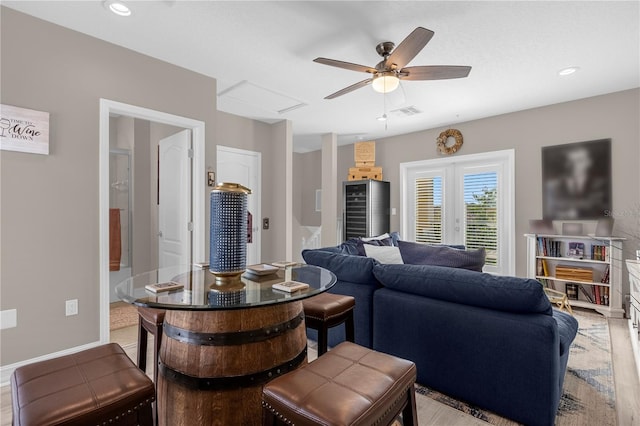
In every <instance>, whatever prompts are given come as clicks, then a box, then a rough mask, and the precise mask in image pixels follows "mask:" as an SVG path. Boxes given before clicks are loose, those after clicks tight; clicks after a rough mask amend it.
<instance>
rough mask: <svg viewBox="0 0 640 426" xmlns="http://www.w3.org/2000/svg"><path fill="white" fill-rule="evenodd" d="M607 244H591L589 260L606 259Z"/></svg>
mask: <svg viewBox="0 0 640 426" xmlns="http://www.w3.org/2000/svg"><path fill="white" fill-rule="evenodd" d="M607 255H608V253H607V246H604V245H601V244H594V245H592V246H591V260H602V261H606V260H607Z"/></svg>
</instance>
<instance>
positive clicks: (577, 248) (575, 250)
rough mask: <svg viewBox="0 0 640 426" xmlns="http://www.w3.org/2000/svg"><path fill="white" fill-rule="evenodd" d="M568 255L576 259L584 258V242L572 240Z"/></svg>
mask: <svg viewBox="0 0 640 426" xmlns="http://www.w3.org/2000/svg"><path fill="white" fill-rule="evenodd" d="M567 256H568V257H574V258H576V259H582V258H584V243H577V242H572V243H569V251H568V252H567Z"/></svg>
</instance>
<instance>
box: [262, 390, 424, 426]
mask: <svg viewBox="0 0 640 426" xmlns="http://www.w3.org/2000/svg"><path fill="white" fill-rule="evenodd" d="M411 388H413V384H412V385H411V386H409V387H407V388H406V389H405V392H404V393H402V394H401V395H400V396H399V397H398V398H396V400H395V401H393V403H392V404H391V405H390V406H389V407H388V408H387V409H386V411H385V412H384V414H383V415H382V417H381V418H378V419H377V420H376V421H375V422H374V423H373V425H372V426H376V425H379V424H380V422H382V419H383V418H385V417H387V415H388V414H389V413H391V412H392V411H396V407H397V406H398V403H400V402H402V401H407V404H408V403H409V399H408V398H407V392H409V390H410V389H411ZM262 406H263V407H264V408H266V409H268V410H269V411H270V412H271V414H273V415H274V416H276V417H277V418H278V419H280V420H281V421H283V422H285V423H286V424H288V425H294V423H293V422H292V421H291V420H289V419H288V418H286V417H285V416H284V415H283V414H282V413H280V412H278V410H276V409H275V408H273V407H272V406H271V404H269V403H268V402H265V401H262ZM399 414H400V413H399V412H398V415H399ZM403 420H404V419H403Z"/></svg>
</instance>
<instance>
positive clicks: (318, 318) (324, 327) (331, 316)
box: [302, 293, 356, 356]
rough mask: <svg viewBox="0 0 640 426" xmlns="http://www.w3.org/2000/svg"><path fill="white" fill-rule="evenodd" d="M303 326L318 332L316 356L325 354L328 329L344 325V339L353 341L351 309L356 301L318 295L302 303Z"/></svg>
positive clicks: (329, 295) (335, 295) (337, 296)
mask: <svg viewBox="0 0 640 426" xmlns="http://www.w3.org/2000/svg"><path fill="white" fill-rule="evenodd" d="M302 306H303V309H304V318H305V324H306V326H307V327H309V328H312V329H314V330H318V356H320V355H322V354H324V353H326V352H327V339H328V337H329V329H330V328H331V327H335V326H336V325H340V324H342V323H345V334H346V339H347V341H349V342H353V341H354V325H353V308H354V307H355V306H356V299H354V298H353V297H351V296H345V295H342V294H333V293H320V294H318V295H317V296H313V297H310V298H308V299H304V300H303V301H302Z"/></svg>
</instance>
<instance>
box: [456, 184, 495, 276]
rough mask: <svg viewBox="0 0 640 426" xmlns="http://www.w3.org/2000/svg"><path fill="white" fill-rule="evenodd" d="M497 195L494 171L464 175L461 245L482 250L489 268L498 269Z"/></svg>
mask: <svg viewBox="0 0 640 426" xmlns="http://www.w3.org/2000/svg"><path fill="white" fill-rule="evenodd" d="M498 195H499V194H498V175H497V173H496V172H487V173H474V174H465V175H464V195H463V196H464V210H465V212H464V220H465V229H464V245H465V246H466V247H467V248H468V249H478V248H480V247H484V248H485V250H486V260H485V264H486V265H491V266H498V210H497V200H498Z"/></svg>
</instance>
